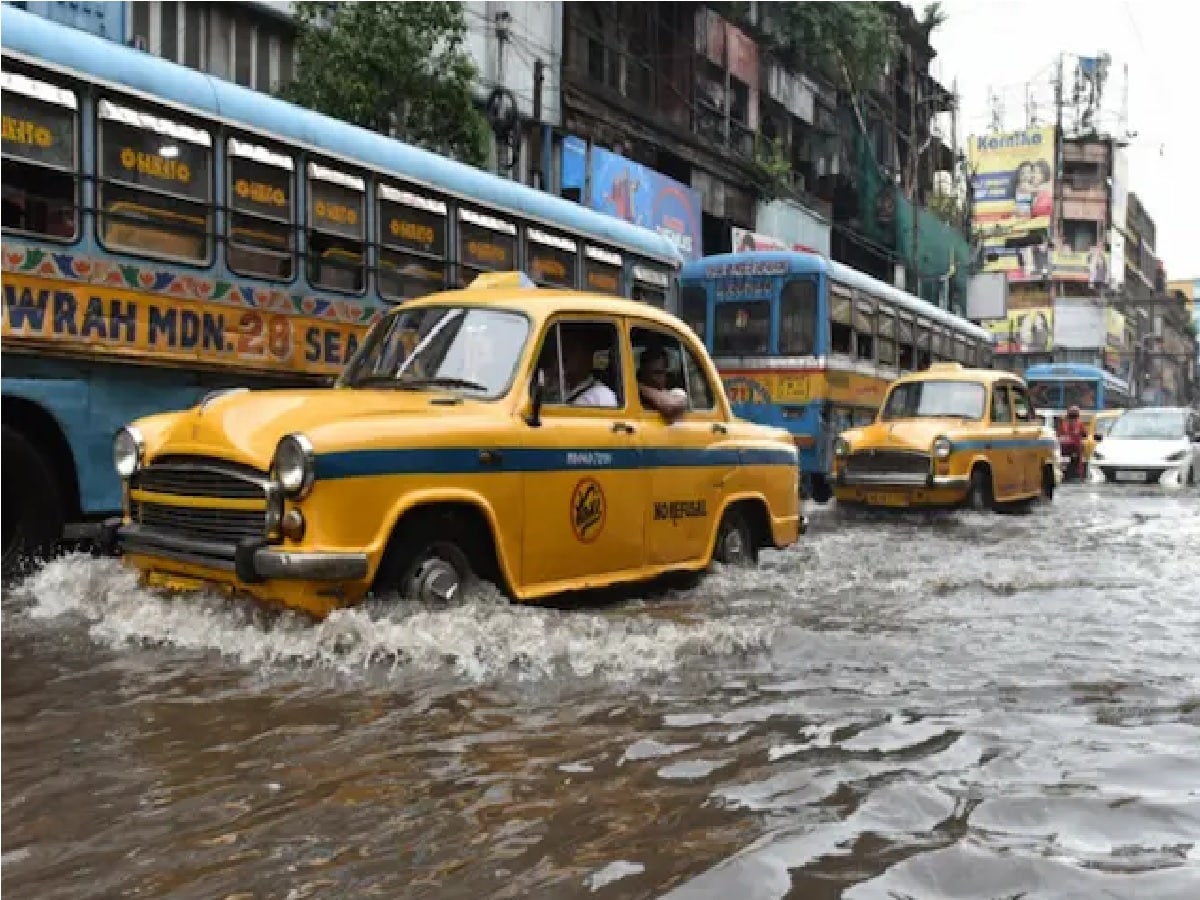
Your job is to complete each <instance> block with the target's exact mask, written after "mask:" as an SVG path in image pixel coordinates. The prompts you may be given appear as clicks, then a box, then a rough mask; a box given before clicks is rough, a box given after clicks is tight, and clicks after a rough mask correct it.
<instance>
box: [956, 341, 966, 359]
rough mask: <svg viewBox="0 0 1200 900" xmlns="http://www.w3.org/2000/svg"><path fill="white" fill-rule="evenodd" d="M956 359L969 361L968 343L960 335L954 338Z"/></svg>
mask: <svg viewBox="0 0 1200 900" xmlns="http://www.w3.org/2000/svg"><path fill="white" fill-rule="evenodd" d="M954 361H955V362H959V363H966V361H967V345H966V343H965V342H964V341H963V339H962V338H960V337H956V338H955V339H954Z"/></svg>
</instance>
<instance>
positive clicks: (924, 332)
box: [913, 319, 933, 372]
mask: <svg viewBox="0 0 1200 900" xmlns="http://www.w3.org/2000/svg"><path fill="white" fill-rule="evenodd" d="M913 328H914V329H915V332H916V333H915V334H914V335H913V338H914V340H913V346H914V347H915V352H916V366H917V371H918V372H920V371H922V370H924V369H928V368H929V363H930V362H931V357H930V354H929V346H930V341H931V340H932V339H933V334H932V331H933V326H931V325H930V324H929V323H928V322H926V321H924V320H923V319H918V320H917V322H916V324H915V325H914V326H913Z"/></svg>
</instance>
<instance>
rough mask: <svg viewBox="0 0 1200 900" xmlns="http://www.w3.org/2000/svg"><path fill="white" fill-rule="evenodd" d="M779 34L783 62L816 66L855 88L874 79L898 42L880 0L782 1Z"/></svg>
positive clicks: (891, 18)
mask: <svg viewBox="0 0 1200 900" xmlns="http://www.w3.org/2000/svg"><path fill="white" fill-rule="evenodd" d="M772 12H773V13H774V14H775V15H776V16H778V18H779V28H778V32H779V33H778V35H777V40H778V43H779V48H778V49H779V52H780V54H781V55H782V56H783V61H784V62H785V63H788V64H791V65H792V66H793V67H794V68H799V69H803V68H805V67H812V68H815V69H816V70H818V71H820V72H823V73H824V74H826V75H827V76H829V77H830V78H831V79H832V80H833V81H834V82H835V83H841V82H843V81H848V82H849V84H848V85H847V87H850V88H852V89H853V90H855V91H858V90H861V89H862V88H865V87H869V86H872V85H875V84H877V83H878V82H879V79H880V77H881V76H882V75H883V72H884V69H885V68H886V67H887V65H888V63H889V62H891V61H892V60H893V59H894V58H895V56H896V52H897V50H898V49H899V47H900V38H899V35H898V34H897V31H896V20H895V18H894V16H893V15H892V13H891V11H890V10H888V9H887V8H885V6H884V5H883V4H882V3H847V2H834V3H780V4H778V5H777V6H776V7H775V8H774V9H773V10H772Z"/></svg>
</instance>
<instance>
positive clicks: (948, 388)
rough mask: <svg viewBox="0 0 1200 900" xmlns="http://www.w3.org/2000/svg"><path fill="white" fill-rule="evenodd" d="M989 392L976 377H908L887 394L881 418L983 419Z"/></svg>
mask: <svg viewBox="0 0 1200 900" xmlns="http://www.w3.org/2000/svg"><path fill="white" fill-rule="evenodd" d="M986 394H987V392H986V391H985V390H984V388H983V385H982V384H977V383H975V382H973V381H909V382H905V383H904V384H898V385H896V386H895V387H894V388H893V389H892V392H891V393H890V394H888V398H887V402H886V403H885V404H884V406H883V414H882V415H881V416H880V420H881V421H884V422H895V421H897V420H898V419H939V418H950V419H982V418H983V411H984V399H985V396H986Z"/></svg>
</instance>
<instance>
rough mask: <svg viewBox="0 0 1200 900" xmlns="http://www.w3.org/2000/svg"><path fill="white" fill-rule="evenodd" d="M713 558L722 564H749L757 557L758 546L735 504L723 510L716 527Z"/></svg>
mask: <svg viewBox="0 0 1200 900" xmlns="http://www.w3.org/2000/svg"><path fill="white" fill-rule="evenodd" d="M713 558H714V559H715V560H716V561H717V562H719V563H720V564H721V565H723V566H750V565H753V564H754V563H755V562H756V561H757V559H758V547H757V545H756V544H755V543H754V534H753V532H752V531H751V530H750V523H749V522H747V521H746V516H745V514H744V513H743V512H742V511H741V510H740V509H738V508H737V507H736V506H734V507H730V508H729V509H727V510H725V515H724V516H722V517H721V525H720V527H719V528H718V529H717V546H716V547H715V548H714V550H713Z"/></svg>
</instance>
